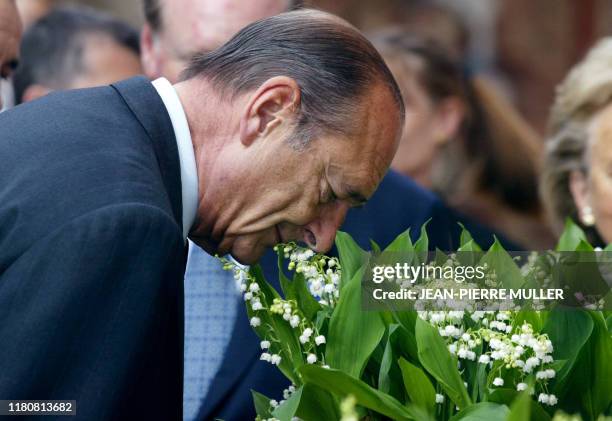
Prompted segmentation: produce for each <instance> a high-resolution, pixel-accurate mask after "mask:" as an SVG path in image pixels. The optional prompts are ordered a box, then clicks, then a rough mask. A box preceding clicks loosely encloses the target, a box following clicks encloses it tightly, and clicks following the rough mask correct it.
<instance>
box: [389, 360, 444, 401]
mask: <svg viewBox="0 0 612 421" xmlns="http://www.w3.org/2000/svg"><path fill="white" fill-rule="evenodd" d="M398 363H399V366H400V369H401V370H402V377H403V379H404V387H405V388H406V393H407V394H408V396H409V397H410V400H411V401H412V402H413V403H414V404H415V405H417V406H419V407H421V408H423V409H425V410H426V411H428V412H432V411H433V410H434V407H435V405H436V391H435V389H434V388H433V385H432V384H431V382H430V381H429V378H428V377H427V375H426V374H425V373H424V372H423V370H421V369H420V368H418V367H416V366H415V365H413V364H410V363H409V362H408V361H406V360H405V359H403V358H400V359H399V362H398Z"/></svg>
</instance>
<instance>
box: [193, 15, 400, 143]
mask: <svg viewBox="0 0 612 421" xmlns="http://www.w3.org/2000/svg"><path fill="white" fill-rule="evenodd" d="M274 76H287V77H290V78H292V79H294V80H295V81H296V82H297V84H298V86H299V88H300V92H301V98H300V114H299V117H298V120H297V124H296V129H297V135H296V138H297V139H296V140H297V141H298V143H301V144H302V145H305V144H306V143H308V141H309V140H310V139H311V138H312V137H314V136H317V135H320V134H322V132H323V133H330V132H332V133H338V134H342V135H346V134H350V133H352V127H353V126H358V125H359V123H357V124H355V123H354V119H355V118H358V116H359V113H358V108H359V106H360V105H361V104H362V101H360V99H361V98H362V95H363V94H365V93H366V92H368V89H371V88H372V87H373V86H374V85H376V84H382V85H384V86H386V87H387V89H389V92H390V93H391V95H392V97H393V99H394V101H395V103H396V105H397V109H398V116H399V118H400V119H401V120H403V118H404V104H403V101H402V97H401V94H400V90H399V87H398V85H397V83H396V82H395V79H394V78H393V76H392V75H391V72H390V71H389V69H388V68H387V65H386V64H385V62H384V60H383V59H382V57H381V56H380V54H379V53H378V52H377V51H376V49H375V48H374V47H373V46H372V44H371V43H370V42H369V41H368V40H367V39H366V38H365V37H364V36H363V35H362V34H360V33H359V31H357V30H356V29H355V28H353V27H352V26H350V25H349V24H348V23H346V22H344V21H342V20H341V19H340V18H337V17H335V16H333V15H330V14H327V13H324V12H319V11H314V10H299V11H293V12H288V13H282V14H280V15H277V16H273V17H270V18H267V19H262V20H260V21H258V22H255V23H253V24H251V25H249V26H247V27H245V28H244V29H242V30H241V31H240V32H238V33H237V34H236V35H235V36H234V37H233V38H232V39H231V40H229V41H228V42H227V43H226V44H225V45H223V46H222V47H220V48H218V49H217V50H214V51H211V52H206V53H201V54H198V55H196V56H195V57H194V58H193V59H192V61H191V63H190V65H189V66H188V67H187V69H186V70H185V71H184V72H183V75H182V79H183V80H185V79H190V78H193V77H203V78H206V79H207V80H208V81H209V82H211V84H212V85H213V87H215V88H216V89H218V90H219V91H220V92H221V93H222V94H223V95H224V96H227V97H229V98H232V97H235V96H237V95H240V94H242V93H245V92H248V91H252V90H254V89H256V88H257V87H259V86H261V85H262V84H263V83H264V82H265V81H266V80H268V79H270V78H272V77H274Z"/></svg>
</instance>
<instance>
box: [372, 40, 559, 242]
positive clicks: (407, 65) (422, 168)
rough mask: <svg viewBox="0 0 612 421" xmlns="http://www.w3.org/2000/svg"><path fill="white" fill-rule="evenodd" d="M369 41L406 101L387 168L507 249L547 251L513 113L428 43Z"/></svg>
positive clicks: (532, 163)
mask: <svg viewBox="0 0 612 421" xmlns="http://www.w3.org/2000/svg"><path fill="white" fill-rule="evenodd" d="M374 42H375V44H376V46H377V48H378V49H379V50H380V51H381V53H382V54H383V57H384V58H385V60H386V61H387V64H388V65H389V67H390V68H391V71H392V72H393V73H394V76H395V78H396V79H397V80H398V83H399V85H400V88H401V89H402V95H403V96H404V98H405V100H406V125H405V126H404V133H403V136H402V141H401V143H400V147H399V149H398V152H397V154H396V156H395V159H394V161H393V164H392V167H393V168H394V169H395V170H397V171H400V172H402V173H403V174H406V175H408V176H410V177H412V178H413V179H414V180H416V181H417V182H418V183H419V184H421V185H422V186H424V187H426V188H428V189H431V190H433V191H434V192H436V193H438V194H439V195H440V196H441V197H442V198H443V199H444V201H445V202H446V203H447V204H448V205H449V206H451V207H452V208H454V209H456V210H458V211H459V212H460V213H462V214H465V215H467V216H468V217H471V218H472V219H474V220H475V221H478V222H480V223H482V224H485V225H487V226H490V227H493V228H494V229H496V230H497V231H499V232H501V233H502V234H504V235H505V236H506V237H507V238H509V239H510V240H511V241H513V242H514V243H516V244H519V245H521V246H522V247H524V248H530V249H545V248H549V247H551V246H552V245H553V241H554V239H553V236H552V234H551V232H550V231H549V229H548V227H547V224H546V220H545V217H544V212H543V210H542V207H541V205H540V201H539V197H538V174H539V173H538V171H539V159H540V156H541V152H540V149H541V148H540V144H539V139H538V137H537V136H536V134H535V133H534V132H533V131H532V130H531V129H530V128H529V126H528V125H527V124H526V123H525V122H524V121H523V120H522V119H521V118H520V116H519V115H518V113H517V112H516V111H515V110H514V109H513V108H512V107H511V106H510V105H509V104H508V103H507V102H506V101H505V100H504V99H503V98H502V97H501V95H499V94H498V93H497V92H496V91H495V89H494V88H493V87H492V86H490V85H489V84H487V83H486V82H485V81H484V80H480V79H478V78H476V79H468V78H467V76H466V75H465V73H464V71H463V68H462V66H461V65H460V63H459V62H458V61H456V60H453V59H452V58H451V56H450V55H449V54H448V53H446V51H445V50H444V49H442V48H441V47H439V46H438V45H437V44H435V43H433V42H428V41H425V40H422V39H420V38H417V37H415V36H413V35H410V34H407V33H406V32H405V31H403V30H400V29H397V30H389V31H385V32H383V33H380V34H378V35H376V36H374Z"/></svg>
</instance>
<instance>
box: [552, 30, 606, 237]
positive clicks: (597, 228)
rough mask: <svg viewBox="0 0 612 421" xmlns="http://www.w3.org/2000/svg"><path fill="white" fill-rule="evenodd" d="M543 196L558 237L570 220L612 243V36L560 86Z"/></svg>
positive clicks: (585, 59) (555, 105)
mask: <svg viewBox="0 0 612 421" xmlns="http://www.w3.org/2000/svg"><path fill="white" fill-rule="evenodd" d="M542 197H543V199H544V203H545V204H546V208H547V210H548V212H549V214H550V216H551V219H552V221H553V223H554V227H555V229H556V231H557V232H558V233H559V232H561V230H562V229H563V224H564V221H565V219H566V218H568V217H569V218H572V219H573V220H574V221H576V222H577V223H579V224H580V225H581V226H582V227H583V228H584V229H585V231H586V233H587V236H588V237H589V240H590V241H591V242H592V243H594V244H596V245H599V246H602V245H604V244H609V243H612V38H604V39H602V40H601V41H599V42H598V43H597V45H596V46H595V47H593V48H592V49H591V50H590V51H589V53H588V54H587V56H586V57H585V58H584V60H583V61H582V62H580V63H578V64H577V65H576V66H574V67H573V68H572V70H571V71H570V72H569V74H568V75H567V77H566V78H565V80H564V81H563V82H562V83H561V84H560V85H559V86H558V88H557V95H556V98H555V102H554V105H553V108H552V111H551V115H550V122H549V136H548V139H547V142H546V149H545V161H544V169H543V176H542Z"/></svg>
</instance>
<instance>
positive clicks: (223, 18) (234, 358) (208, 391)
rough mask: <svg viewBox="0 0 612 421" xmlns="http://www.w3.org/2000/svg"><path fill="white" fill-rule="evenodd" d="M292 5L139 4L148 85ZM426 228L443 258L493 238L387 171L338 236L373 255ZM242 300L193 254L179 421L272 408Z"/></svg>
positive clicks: (204, 0)
mask: <svg viewBox="0 0 612 421" xmlns="http://www.w3.org/2000/svg"><path fill="white" fill-rule="evenodd" d="M300 3H301V2H300V1H295V0H253V1H249V2H246V3H245V2H242V1H238V0H174V1H172V2H163V1H161V0H145V1H144V6H145V7H144V12H145V16H146V18H147V22H146V24H145V26H144V28H143V30H142V33H141V50H142V59H143V67H144V69H145V72H146V73H147V76H149V77H150V78H151V79H156V78H158V77H160V76H164V77H166V78H168V79H169V80H178V78H179V75H180V73H181V71H182V70H183V69H184V68H185V66H186V65H187V64H188V59H189V57H190V54H191V53H192V52H194V51H197V50H201V49H204V50H214V49H215V48H217V47H219V45H221V44H222V43H223V42H224V40H225V39H227V38H229V37H231V36H232V35H233V34H234V33H235V32H237V31H239V30H240V29H241V28H242V27H243V26H244V25H247V24H248V23H250V22H251V21H253V20H256V19H261V18H265V17H268V16H272V15H275V14H278V13H282V12H284V11H286V10H288V9H290V8H295V7H297V6H298V5H299V4H300ZM428 220H431V222H430V224H429V229H428V231H429V235H430V245H431V246H432V247H433V248H435V247H439V248H441V249H444V250H451V249H455V248H456V247H457V246H458V240H459V234H460V227H459V225H458V224H457V223H456V222H457V221H462V222H464V223H465V224H466V225H468V226H469V228H470V230H471V231H472V232H473V234H474V237H475V238H477V239H478V240H479V242H481V243H489V242H490V241H491V240H492V238H493V236H492V233H491V232H490V231H488V230H486V229H483V228H481V227H479V226H477V225H475V224H471V223H470V222H469V221H465V220H464V219H463V218H461V217H459V216H458V215H454V214H453V213H452V211H450V210H449V209H448V208H447V207H445V206H444V205H443V204H442V203H441V202H440V200H439V199H438V198H437V197H436V196H435V195H434V194H432V193H430V192H428V191H425V190H424V189H422V188H420V187H419V186H417V185H416V184H415V183H414V182H413V181H412V180H410V179H408V178H407V177H404V176H402V175H400V174H398V173H395V172H393V171H390V172H389V173H388V174H387V175H386V176H385V178H384V179H383V181H382V182H381V184H380V186H379V188H378V190H377V191H376V193H375V194H374V195H373V196H372V197H371V199H370V200H369V201H368V203H367V204H366V205H365V206H363V207H361V208H358V209H351V210H349V212H348V214H347V218H346V221H345V223H344V225H343V226H342V228H341V229H342V230H344V231H347V232H348V233H349V234H351V235H352V236H353V237H354V238H355V240H356V241H357V242H358V243H359V244H360V245H361V246H362V247H364V248H365V247H369V241H370V239H373V240H375V241H377V242H378V243H379V244H381V245H385V244H387V243H389V242H390V241H391V240H392V239H393V238H395V236H397V235H398V234H399V233H400V232H402V231H404V230H406V229H408V228H411V229H412V231H411V232H412V234H413V238H414V237H415V236H418V234H419V231H420V227H421V225H422V224H424V223H425V222H426V221H428ZM262 266H263V269H264V271H265V272H266V274H267V277H268V279H269V280H270V281H271V282H273V283H274V282H275V281H276V280H277V279H278V273H277V269H276V258H275V257H274V256H273V255H272V253H268V254H266V255H265V257H264V259H263V261H262ZM243 305H244V304H243V303H242V298H241V297H240V296H239V294H238V292H237V291H236V290H235V289H234V287H233V280H232V275H231V273H228V272H224V271H223V270H222V269H221V267H220V265H219V264H218V262H217V261H215V259H214V258H212V257H210V256H208V255H206V254H205V253H203V252H201V250H199V249H197V248H194V247H192V248H191V250H190V253H189V260H188V264H187V271H186V274H185V350H184V352H185V363H184V370H185V378H184V386H185V387H184V401H183V405H184V411H185V413H184V415H185V419H186V420H191V419H202V420H208V419H212V418H215V417H220V418H222V419H225V420H226V421H234V420H236V421H239V420H243V419H249V418H254V416H255V414H254V411H253V404H252V399H251V393H250V389H255V390H258V391H261V392H264V393H265V394H267V395H269V396H271V397H275V398H277V399H278V398H280V397H281V396H282V390H283V388H285V387H287V380H286V379H284V378H283V376H282V375H281V374H280V373H279V372H278V370H276V369H275V367H272V366H270V365H269V364H266V363H265V362H261V361H258V356H259V353H260V352H259V340H258V339H257V337H256V336H255V334H254V333H253V332H252V331H251V328H250V326H249V324H248V320H247V319H246V316H245V311H244V308H243Z"/></svg>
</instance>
